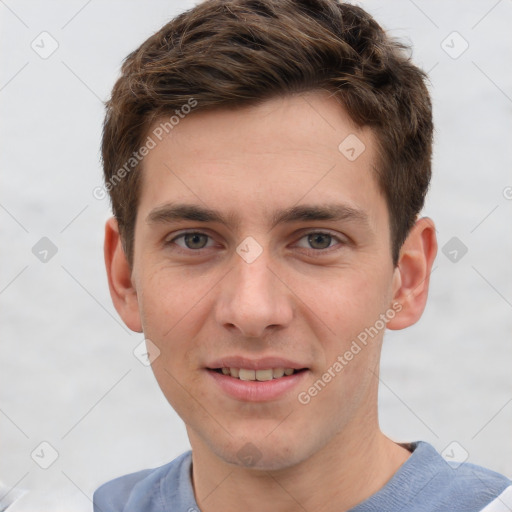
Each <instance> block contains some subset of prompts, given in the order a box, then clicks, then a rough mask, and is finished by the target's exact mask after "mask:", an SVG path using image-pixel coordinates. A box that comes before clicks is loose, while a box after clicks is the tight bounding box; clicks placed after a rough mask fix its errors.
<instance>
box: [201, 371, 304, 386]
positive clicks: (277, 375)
mask: <svg viewBox="0 0 512 512" xmlns="http://www.w3.org/2000/svg"><path fill="white" fill-rule="evenodd" d="M208 370H210V371H213V372H217V373H219V374H221V375H225V376H227V377H232V378H233V379H237V380H243V381H258V382H265V381H269V380H277V379H286V378H287V377H290V376H292V375H294V374H296V373H301V372H304V371H306V370H307V368H299V369H296V368H265V369H260V370H253V369H250V368H231V367H230V368H228V367H222V368H208Z"/></svg>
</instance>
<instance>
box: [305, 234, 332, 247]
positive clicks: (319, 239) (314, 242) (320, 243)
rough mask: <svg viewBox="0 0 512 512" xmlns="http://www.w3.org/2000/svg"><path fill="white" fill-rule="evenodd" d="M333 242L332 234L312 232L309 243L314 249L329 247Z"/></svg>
mask: <svg viewBox="0 0 512 512" xmlns="http://www.w3.org/2000/svg"><path fill="white" fill-rule="evenodd" d="M331 242H332V236H331V235H329V234H327V233H311V234H309V235H308V243H309V245H310V246H311V247H312V248H313V249H327V248H328V247H329V246H330V245H331Z"/></svg>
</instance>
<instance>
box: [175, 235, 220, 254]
mask: <svg viewBox="0 0 512 512" xmlns="http://www.w3.org/2000/svg"><path fill="white" fill-rule="evenodd" d="M168 243H175V244H176V245H178V246H179V247H182V248H183V249H191V250H199V249H204V248H206V247H211V246H212V245H213V240H212V239H211V238H210V237H209V236H208V235H206V234H205V233H200V232H198V231H193V232H192V231H191V232H188V233H182V234H181V235H179V236H177V237H175V238H173V239H172V240H170V241H169V242H168Z"/></svg>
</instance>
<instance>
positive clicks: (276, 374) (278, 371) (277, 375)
mask: <svg viewBox="0 0 512 512" xmlns="http://www.w3.org/2000/svg"><path fill="white" fill-rule="evenodd" d="M283 375H284V368H274V370H273V375H272V376H273V377H274V379H279V378H280V377H282V376H283Z"/></svg>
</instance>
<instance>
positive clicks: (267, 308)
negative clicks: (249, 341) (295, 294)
mask: <svg viewBox="0 0 512 512" xmlns="http://www.w3.org/2000/svg"><path fill="white" fill-rule="evenodd" d="M234 259H235V261H234V267H233V268H232V270H231V272H228V274H227V275H226V277H225V278H224V279H223V280H222V282H221V283H220V290H219V293H220V295H219V296H218V300H217V306H216V321H217V322H218V325H221V326H222V327H224V328H225V329H228V330H230V331H237V333H238V334H239V335H241V336H244V337H247V338H262V337H263V336H265V334H267V333H268V332H270V331H276V330H279V329H283V328H285V327H287V326H288V325H289V324H290V322H291V320H292V318H293V303H292V296H291V293H290V291H289V289H288V288H287V287H286V286H285V285H284V284H283V282H282V280H280V278H279V276H278V275H277V274H276V272H275V271H273V270H271V268H269V267H270V265H269V260H268V258H267V256H266V254H265V251H264V252H263V253H262V254H261V255H260V256H259V257H258V258H257V259H256V260H255V261H253V262H251V263H247V262H246V261H244V260H243V259H242V258H241V257H239V256H238V255H234Z"/></svg>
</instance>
